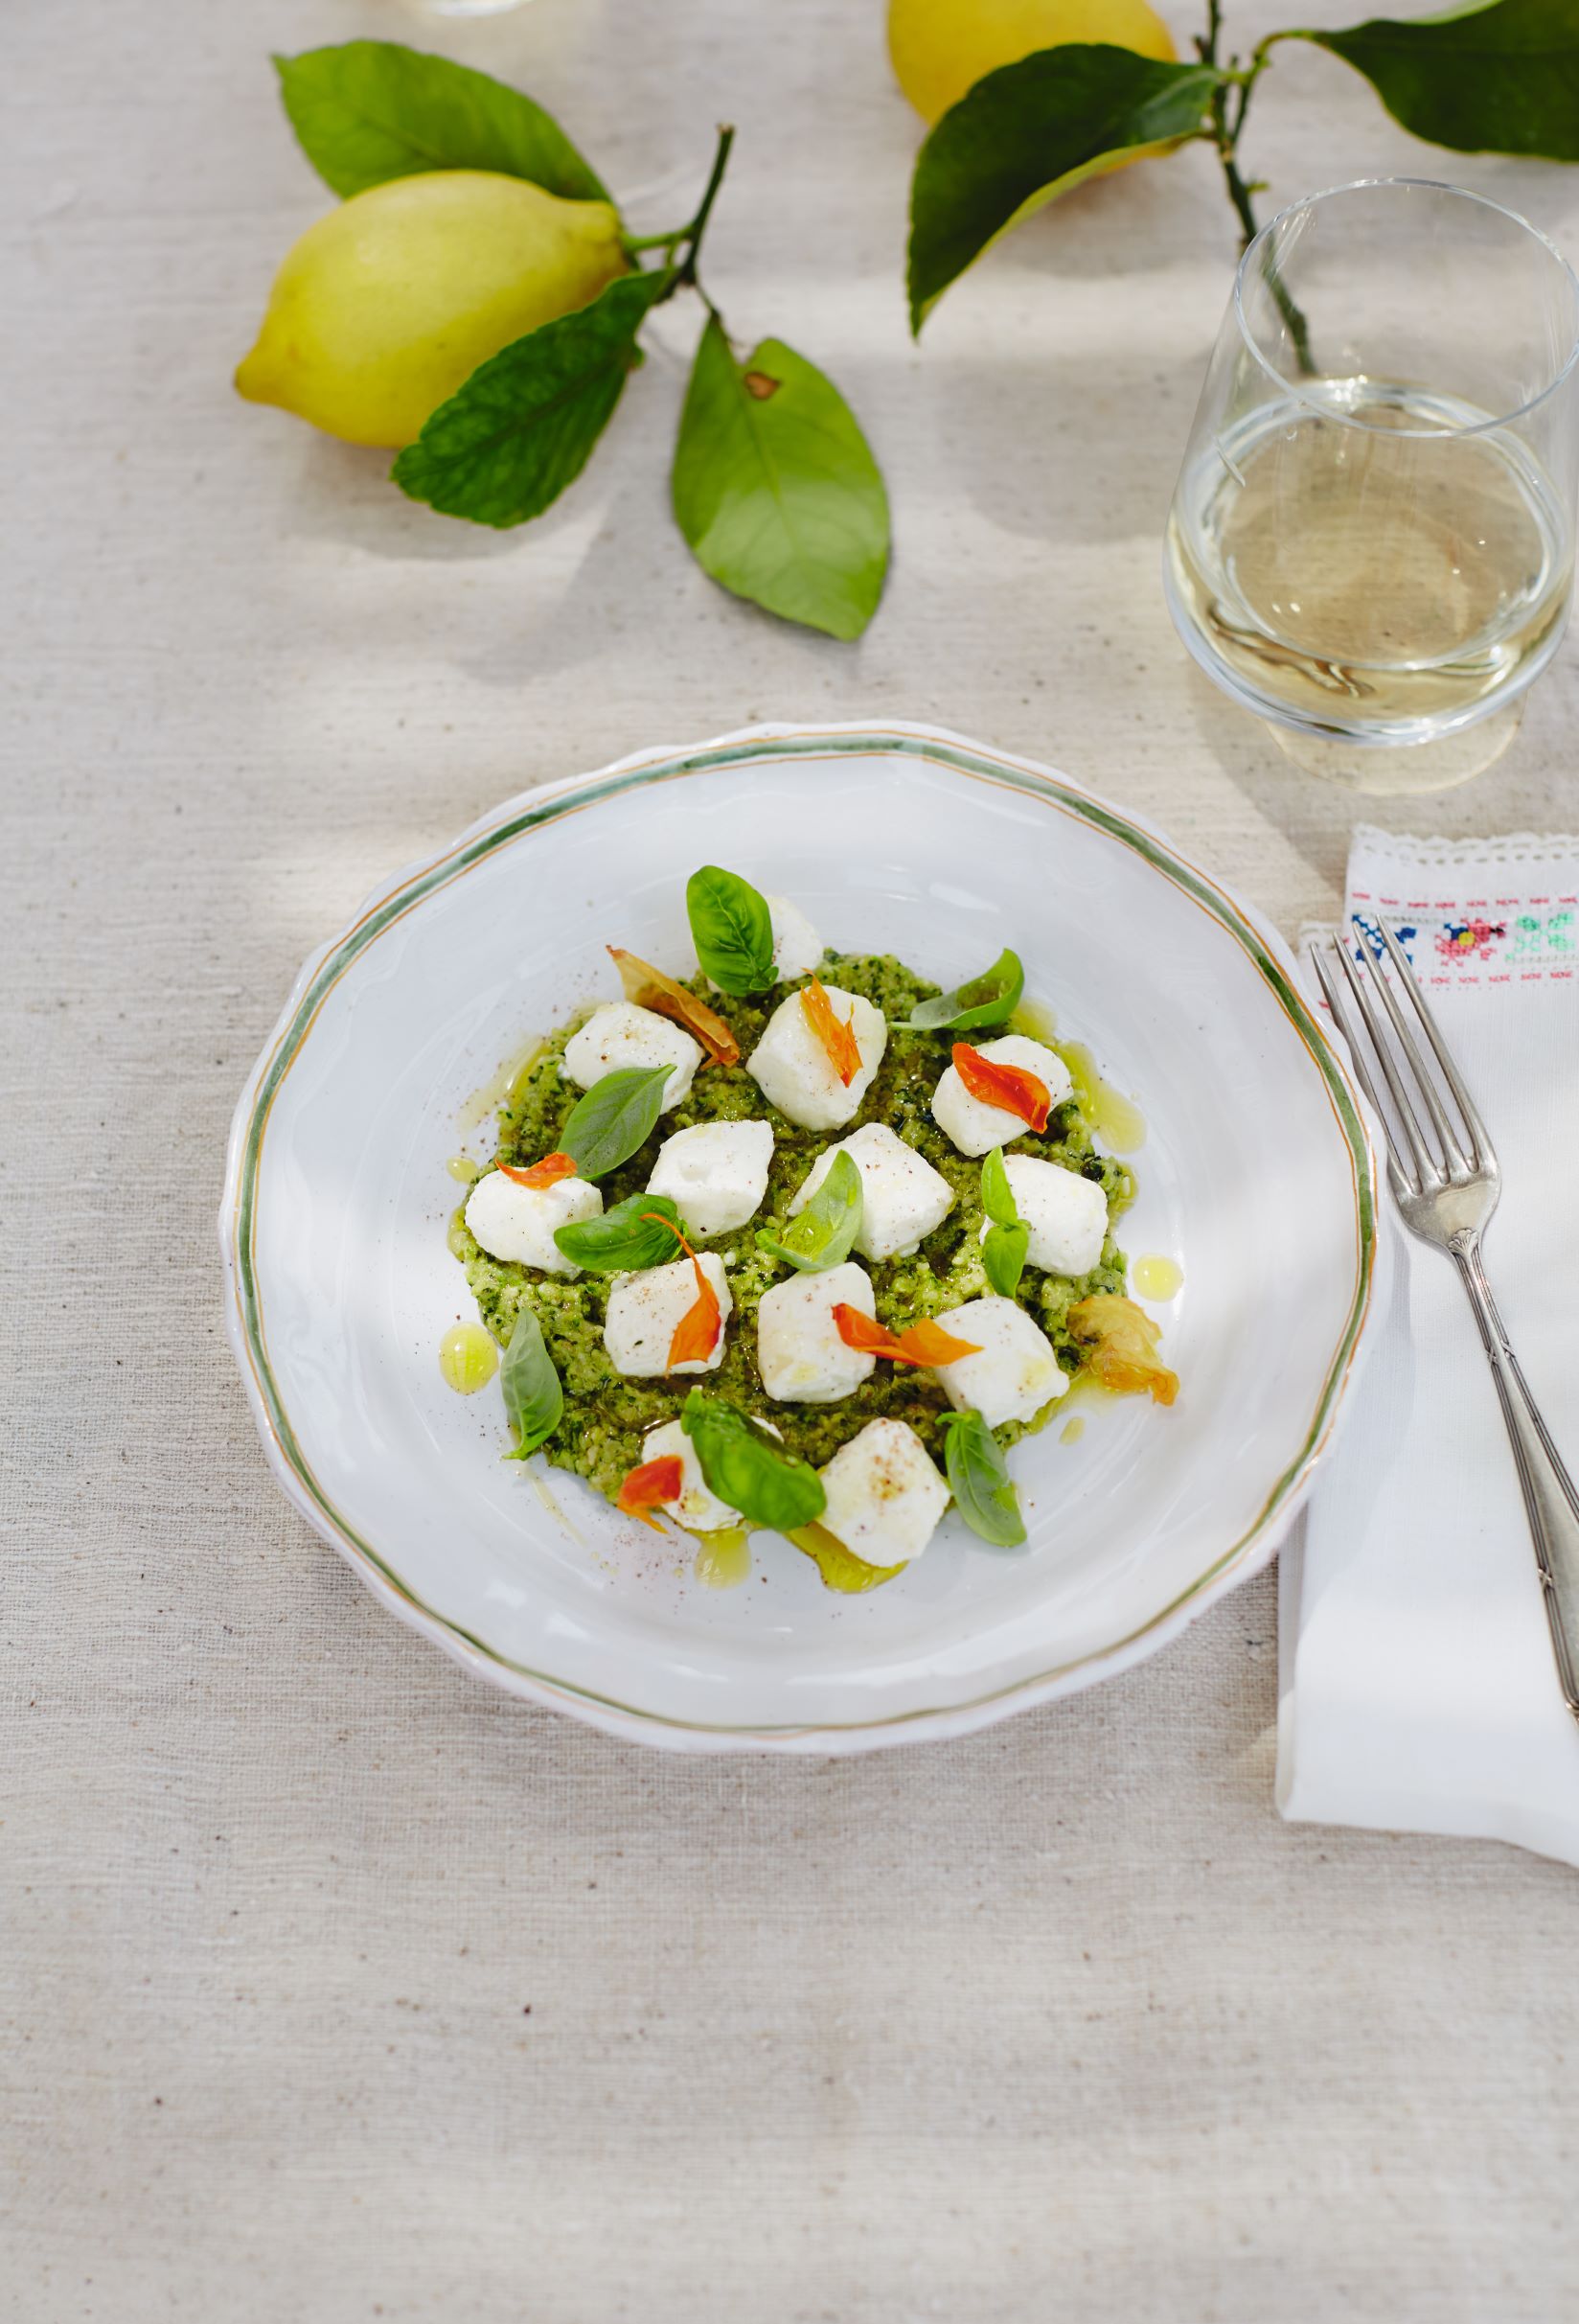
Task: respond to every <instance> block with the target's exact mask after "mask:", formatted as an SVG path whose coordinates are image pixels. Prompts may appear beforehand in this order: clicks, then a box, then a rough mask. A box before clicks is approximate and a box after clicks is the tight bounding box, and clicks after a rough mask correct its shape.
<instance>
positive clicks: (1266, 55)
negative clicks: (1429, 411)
mask: <svg viewBox="0 0 1579 2324" xmlns="http://www.w3.org/2000/svg"><path fill="white" fill-rule="evenodd" d="M1222 37H1223V9H1222V0H1206V30H1205V32H1204V34H1200V35H1197V37H1196V43H1195V46H1196V53H1197V55H1198V56H1199V57H1200V58H1201V63H1202V64H1209V65H1211V66H1213V67H1214V68H1215V69H1217V70H1218V71H1219V72H1221V74H1222V79H1221V80H1220V81H1219V82H1218V84H1217V87H1216V88H1215V89H1214V90H1213V91H1212V101H1211V131H1210V134H1211V141H1212V143H1213V145H1215V147H1216V148H1217V155H1218V159H1219V161H1220V162H1221V163H1222V165H1223V182H1224V186H1226V188H1227V190H1228V199H1229V201H1230V202H1231V203H1232V204H1233V210H1234V216H1235V217H1236V218H1237V219H1238V220H1239V246H1240V249H1241V250H1247V249H1248V248H1249V246H1250V244H1251V242H1254V240H1255V238H1256V235H1257V234H1258V233H1259V231H1260V228H1259V226H1258V224H1257V221H1256V215H1255V200H1254V197H1255V196H1256V195H1257V194H1261V193H1264V192H1265V191H1266V182H1265V180H1264V179H1261V178H1247V177H1245V176H1244V175H1243V174H1242V173H1241V171H1240V168H1239V140H1240V138H1241V136H1242V135H1243V134H1244V128H1245V116H1246V114H1247V111H1248V110H1249V104H1250V94H1251V91H1252V90H1253V89H1254V87H1255V84H1256V82H1257V81H1259V80H1260V78H1261V76H1262V74H1263V73H1264V72H1265V71H1266V69H1267V66H1268V64H1269V63H1270V50H1271V46H1272V43H1273V41H1275V40H1277V39H1279V38H1281V37H1283V35H1279V34H1277V33H1272V34H1270V35H1269V36H1268V37H1267V38H1266V39H1265V40H1263V41H1262V42H1261V43H1260V44H1259V46H1258V47H1256V48H1255V49H1254V50H1252V52H1251V55H1250V60H1249V62H1248V64H1247V65H1245V66H1244V67H1243V68H1242V67H1241V65H1240V62H1239V58H1237V57H1233V56H1230V57H1229V58H1228V60H1227V62H1226V64H1222V63H1220V61H1219V58H1218V50H1219V47H1220V45H1221V43H1222ZM1267 288H1269V290H1270V292H1271V295H1272V300H1273V303H1274V305H1275V306H1276V308H1277V311H1278V313H1279V314H1280V315H1281V316H1282V317H1283V320H1284V322H1285V324H1286V325H1287V326H1288V332H1289V337H1290V339H1291V340H1292V341H1293V352H1294V360H1295V361H1296V362H1297V363H1298V365H1299V368H1300V370H1301V371H1302V372H1304V373H1305V374H1306V376H1307V377H1309V376H1311V375H1312V374H1313V373H1314V372H1315V370H1316V362H1315V359H1314V357H1312V354H1311V334H1310V325H1309V324H1308V323H1307V322H1306V320H1305V317H1304V314H1303V313H1302V312H1301V311H1300V309H1299V308H1298V307H1296V306H1295V304H1294V302H1293V299H1292V298H1290V296H1289V294H1288V291H1287V290H1286V289H1285V288H1284V287H1283V284H1282V282H1281V281H1280V279H1279V278H1278V277H1277V276H1276V275H1275V274H1272V273H1270V272H1269V273H1268V276H1267Z"/></svg>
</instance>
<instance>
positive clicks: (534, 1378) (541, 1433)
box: [499, 1306, 564, 1461]
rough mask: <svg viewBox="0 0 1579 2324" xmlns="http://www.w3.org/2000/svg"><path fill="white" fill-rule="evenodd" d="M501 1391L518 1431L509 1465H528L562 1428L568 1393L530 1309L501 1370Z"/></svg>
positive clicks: (522, 1318) (520, 1319)
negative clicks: (565, 1400)
mask: <svg viewBox="0 0 1579 2324" xmlns="http://www.w3.org/2000/svg"><path fill="white" fill-rule="evenodd" d="M499 1387H500V1390H501V1391H502V1392H503V1395H504V1409H505V1417H506V1418H507V1419H508V1420H509V1422H510V1424H511V1426H512V1427H513V1428H514V1429H515V1438H516V1442H515V1450H514V1451H513V1452H508V1453H506V1455H505V1459H506V1460H507V1461H524V1460H526V1459H527V1457H528V1455H529V1454H532V1453H535V1452H536V1451H537V1449H538V1445H539V1444H546V1443H547V1441H548V1439H549V1438H550V1437H551V1436H552V1435H553V1434H554V1431H555V1430H556V1429H557V1428H558V1427H559V1425H560V1416H561V1414H562V1413H563V1411H564V1391H563V1389H562V1388H561V1386H560V1375H559V1373H558V1372H557V1371H556V1370H555V1369H554V1359H553V1357H552V1356H551V1355H550V1354H549V1352H548V1349H547V1347H546V1346H545V1345H544V1342H543V1336H542V1325H541V1324H540V1323H538V1319H537V1317H536V1316H535V1315H534V1314H533V1312H532V1310H531V1308H530V1307H526V1306H523V1307H522V1308H521V1310H520V1313H519V1314H518V1315H517V1316H516V1318H515V1330H514V1331H513V1332H512V1333H511V1335H510V1345H509V1346H508V1347H507V1348H506V1349H505V1351H504V1362H503V1363H502V1364H501V1365H500V1366H499Z"/></svg>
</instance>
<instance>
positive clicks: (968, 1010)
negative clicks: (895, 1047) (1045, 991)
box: [905, 952, 1025, 1033]
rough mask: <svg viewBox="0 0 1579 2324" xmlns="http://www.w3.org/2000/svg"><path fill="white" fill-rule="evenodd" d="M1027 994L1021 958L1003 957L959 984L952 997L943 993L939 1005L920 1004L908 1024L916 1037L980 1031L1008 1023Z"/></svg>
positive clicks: (1003, 955) (999, 957)
mask: <svg viewBox="0 0 1579 2324" xmlns="http://www.w3.org/2000/svg"><path fill="white" fill-rule="evenodd" d="M1024 990H1025V971H1024V968H1023V967H1022V966H1021V964H1020V958H1019V955H1018V953H1008V952H1005V953H999V955H998V956H997V958H996V959H995V961H994V962H993V965H992V967H991V968H990V969H987V970H985V971H984V972H983V973H982V975H981V976H979V977H973V978H970V980H969V982H967V983H965V984H956V985H955V987H954V989H953V991H952V992H951V993H940V994H939V995H938V997H937V999H936V1000H935V1001H918V1003H917V1004H916V1006H915V1007H914V1008H913V1009H912V1010H911V1011H910V1014H909V1016H908V1017H907V1018H906V1019H905V1023H906V1024H908V1025H909V1027H910V1029H911V1031H912V1032H916V1033H939V1032H942V1030H943V1029H944V1027H945V1026H948V1028H949V1029H950V1032H955V1033H967V1032H973V1031H979V1030H980V1029H981V1027H982V1026H984V1025H989V1024H1005V1023H1007V1021H1008V1019H1009V1018H1011V1017H1012V1016H1013V1015H1014V1013H1015V1011H1016V1009H1017V1008H1018V1006H1019V998H1020V995H1021V994H1022V993H1023V992H1024Z"/></svg>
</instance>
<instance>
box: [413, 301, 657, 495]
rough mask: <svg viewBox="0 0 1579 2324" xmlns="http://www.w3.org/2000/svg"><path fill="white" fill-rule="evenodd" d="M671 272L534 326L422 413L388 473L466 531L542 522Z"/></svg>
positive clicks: (611, 399) (629, 363)
mask: <svg viewBox="0 0 1579 2324" xmlns="http://www.w3.org/2000/svg"><path fill="white" fill-rule="evenodd" d="M674 283H675V271H674V269H673V267H660V268H656V269H654V270H653V271H652V272H651V273H648V274H626V275H622V276H621V277H620V279H619V281H618V282H615V283H610V284H609V286H608V288H607V289H606V290H603V291H600V292H599V294H598V296H597V297H596V298H595V299H594V300H593V301H592V303H591V305H590V306H588V307H579V308H578V309H577V310H576V311H575V313H574V314H561V315H559V316H558V317H556V319H555V320H554V321H553V322H552V323H540V324H539V325H538V329H537V330H536V331H529V332H528V333H527V334H526V335H525V337H524V338H519V339H516V340H515V341H514V343H513V344H512V345H511V346H509V347H505V348H501V350H500V351H499V353H498V354H497V355H496V356H491V357H489V359H488V361H487V362H486V363H480V364H479V365H478V366H477V369H476V370H475V371H474V372H473V373H472V374H471V377H470V378H469V380H467V381H466V384H465V385H464V386H463V387H461V388H459V389H458V390H457V391H456V393H455V394H454V395H452V396H451V397H450V399H449V401H448V403H441V404H440V405H439V408H438V410H437V411H435V412H432V413H430V414H429V416H428V419H427V422H426V424H425V426H423V432H422V434H421V435H420V436H419V437H418V438H417V441H416V443H415V444H408V445H407V446H406V448H405V449H404V451H402V452H401V453H400V456H399V458H398V459H397V460H396V462H395V465H394V467H393V468H392V469H391V470H390V474H391V475H392V476H393V477H394V479H395V482H396V483H397V484H398V485H399V486H400V490H401V491H402V492H403V493H408V494H409V495H410V496H411V498H412V499H413V500H425V501H426V502H427V504H428V506H429V507H430V508H436V509H438V510H439V511H440V513H441V515H443V516H446V517H469V518H470V519H471V521H472V522H473V523H474V524H492V525H497V526H501V527H502V526H504V525H510V524H524V523H525V522H526V521H527V519H528V518H531V517H540V516H541V515H542V513H543V510H544V509H545V508H547V507H548V506H549V505H550V504H551V503H552V502H553V501H555V500H557V499H558V498H559V496H560V495H561V493H562V492H563V491H564V488H565V486H566V485H567V484H573V483H574V482H575V480H576V478H577V477H578V476H579V475H580V474H581V472H582V470H583V469H584V467H585V466H586V463H587V461H588V460H589V459H590V457H591V454H592V447H593V446H594V445H595V444H596V443H597V441H598V438H599V437H600V436H601V435H602V433H603V431H604V429H605V428H606V426H607V425H608V422H609V420H610V418H611V417H612V415H613V410H614V406H615V404H616V403H618V402H619V400H620V391H621V390H622V388H623V387H624V385H625V381H626V376H627V374H628V373H629V372H630V371H632V370H633V369H634V368H635V366H636V365H637V364H638V363H639V362H640V361H641V353H640V350H639V349H638V348H637V345H636V334H637V332H638V331H639V330H640V329H641V326H642V323H643V321H644V320H645V318H646V316H647V313H648V311H649V310H650V309H651V308H652V307H655V306H656V305H657V303H658V301H659V300H660V299H663V298H667V297H668V295H669V292H670V291H671V289H672V288H674Z"/></svg>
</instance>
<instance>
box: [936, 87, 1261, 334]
mask: <svg viewBox="0 0 1579 2324" xmlns="http://www.w3.org/2000/svg"><path fill="white" fill-rule="evenodd" d="M1224 78H1225V76H1224V74H1222V73H1220V72H1219V71H1218V70H1217V69H1216V67H1215V66H1212V65H1205V64H1157V63H1155V62H1154V61H1153V60H1152V59H1151V58H1146V57H1137V56H1135V55H1134V54H1133V51H1132V50H1130V49H1123V48H1110V47H1107V46H1104V45H1102V44H1100V43H1092V44H1089V45H1087V44H1085V43H1076V44H1074V45H1071V46H1068V47H1064V48H1051V49H1040V50H1038V51H1037V52H1036V54H1035V55H1034V56H1030V57H1023V58H1020V60H1019V62H1018V64H1006V65H1002V66H1000V67H999V69H998V70H997V71H996V72H995V73H988V74H987V75H986V76H985V77H984V78H983V79H982V80H980V81H977V82H976V84H975V86H974V88H973V89H971V90H970V91H969V92H968V93H967V94H966V95H965V96H964V97H962V98H961V99H960V101H959V103H958V104H956V105H955V106H953V107H952V109H951V110H950V111H949V112H947V113H945V114H944V116H943V118H942V120H941V121H940V122H939V123H938V124H937V126H936V127H935V128H934V129H933V130H932V132H931V134H930V135H929V136H928V138H927V142H926V144H925V145H924V146H923V147H922V149H921V152H920V155H919V156H918V158H917V161H916V173H915V177H914V179H913V180H912V183H911V187H910V276H909V289H910V328H911V330H912V331H913V332H919V331H920V329H921V327H922V324H923V323H924V322H925V321H926V319H927V314H928V313H929V312H930V311H931V309H932V308H933V307H934V306H935V305H936V303H937V301H938V300H939V299H940V298H941V297H942V295H943V293H944V291H946V290H947V289H948V288H949V286H950V283H952V282H956V281H957V280H958V278H959V277H960V275H962V274H963V273H964V272H965V269H966V268H967V266H970V265H973V264H974V262H975V261H976V260H977V259H978V258H979V257H980V256H981V254H982V252H983V251H984V250H987V249H990V248H991V247H992V245H993V243H994V242H996V241H997V239H998V237H999V235H1001V234H1006V233H1007V232H1008V231H1009V229H1010V227H1011V226H1017V225H1018V223H1019V221H1020V219H1023V218H1029V217H1030V215H1031V213H1032V211H1034V210H1040V209H1041V206H1042V204H1043V203H1044V202H1050V201H1056V200H1057V198H1058V196H1060V195H1061V194H1067V193H1068V191H1069V189H1070V187H1071V186H1078V185H1079V184H1080V183H1081V181H1082V179H1083V178H1087V177H1090V176H1092V175H1094V174H1095V173H1096V172H1097V171H1099V170H1103V169H1107V168H1108V167H1110V164H1111V163H1112V162H1113V161H1114V160H1115V159H1117V158H1118V157H1119V156H1121V155H1122V156H1123V158H1124V159H1126V160H1133V159H1134V158H1135V157H1136V156H1137V155H1138V154H1142V153H1148V152H1151V153H1156V152H1159V151H1160V150H1162V149H1163V148H1164V147H1165V146H1169V145H1172V144H1173V143H1174V142H1175V141H1176V140H1177V139H1179V138H1180V137H1194V136H1199V135H1200V134H1201V129H1202V126H1203V122H1204V116H1205V113H1206V108H1207V106H1208V104H1210V102H1211V97H1212V92H1213V90H1214V89H1216V88H1217V87H1218V86H1219V85H1220V84H1221V83H1222V81H1224Z"/></svg>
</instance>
